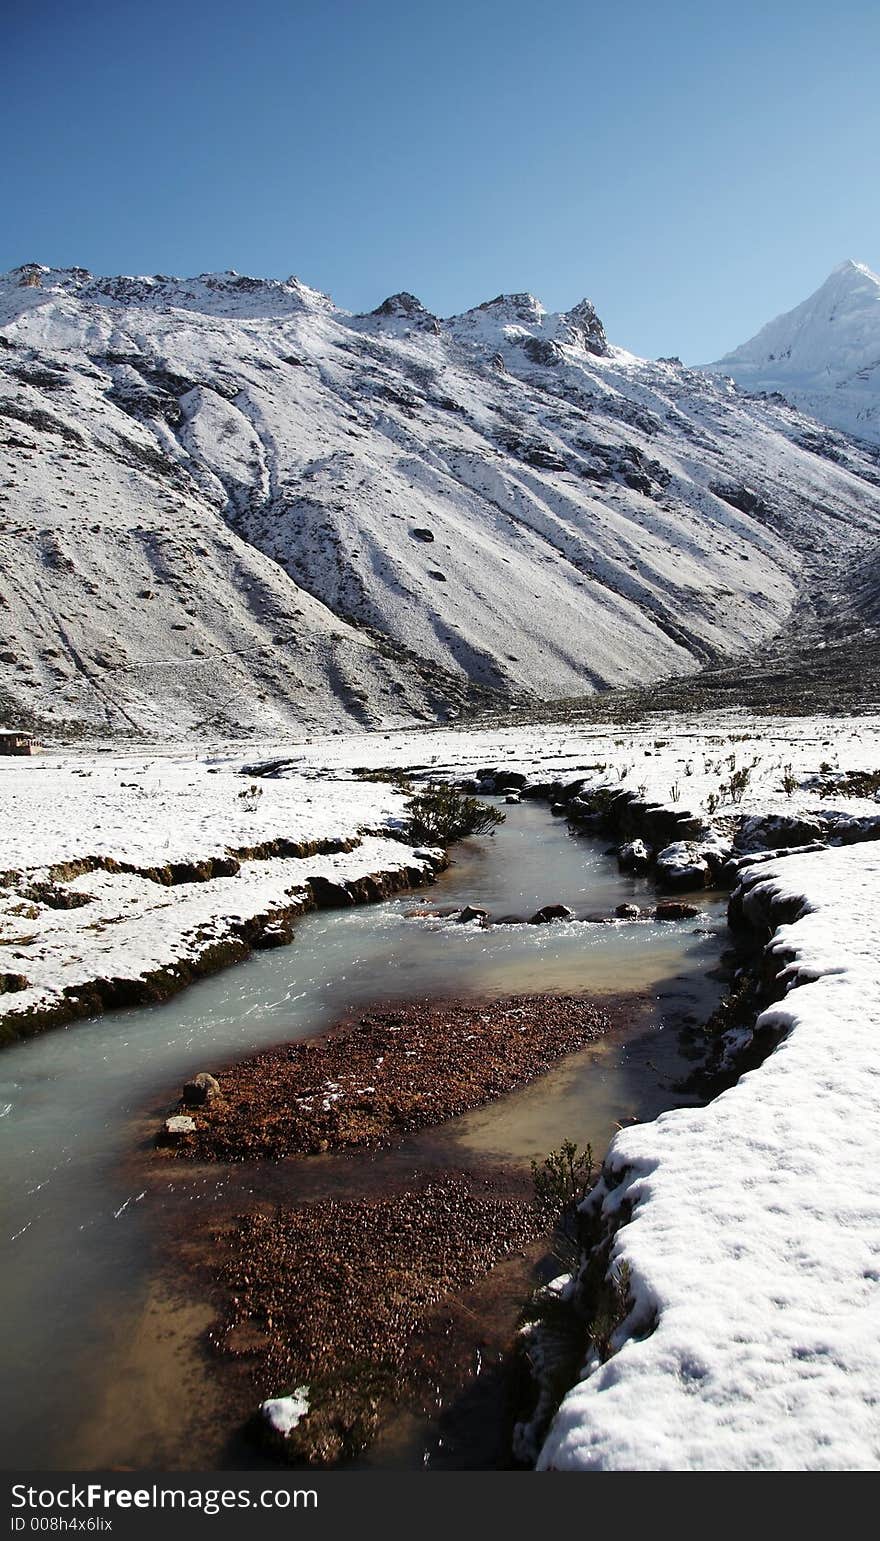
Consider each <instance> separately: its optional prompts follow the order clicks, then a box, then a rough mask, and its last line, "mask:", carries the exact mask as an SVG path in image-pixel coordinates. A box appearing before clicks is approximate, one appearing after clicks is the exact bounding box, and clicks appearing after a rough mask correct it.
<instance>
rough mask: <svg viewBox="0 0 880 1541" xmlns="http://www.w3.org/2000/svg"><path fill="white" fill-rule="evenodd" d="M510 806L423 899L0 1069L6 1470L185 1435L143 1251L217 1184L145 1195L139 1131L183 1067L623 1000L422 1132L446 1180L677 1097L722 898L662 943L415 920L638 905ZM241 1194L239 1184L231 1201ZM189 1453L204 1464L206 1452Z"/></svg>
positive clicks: (180, 1183)
mask: <svg viewBox="0 0 880 1541" xmlns="http://www.w3.org/2000/svg"><path fill="white" fill-rule="evenodd" d="M505 811H506V813H507V816H508V817H507V822H506V823H505V824H504V825H503V826H501V827H500V828H499V829H498V831H497V832H496V833H495V834H494V835H493V836H492V837H489V838H486V839H483V840H481V841H474V842H467V843H464V844H462V845H461V846H459V847H457V848H456V849H455V850H454V852H453V858H454V859H453V864H452V866H451V867H450V869H449V870H448V871H447V872H446V873H444V874H443V875H442V876H441V878H440V879H439V881H438V882H437V884H436V885H435V886H434V887H433V888H431V889H427V890H422V891H420V892H419V893H418V894H415V895H412V896H406V897H403V898H398V899H395V900H393V901H389V902H387V903H382V904H378V905H373V906H367V907H362V908H358V909H352V910H340V911H322V912H319V913H313V914H311V915H308V916H305V917H304V918H303V920H302V921H301V922H300V924H299V926H298V928H297V934H296V938H295V940H294V942H293V944H292V945H291V946H290V947H286V948H282V949H279V950H276V951H271V952H263V953H259V954H257V955H255V956H254V957H253V958H251V959H250V960H248V961H247V962H245V963H243V964H240V965H238V966H237V967H235V968H233V969H231V970H229V971H227V972H225V973H222V974H219V975H216V976H214V977H212V978H209V979H206V980H203V981H201V982H199V983H198V984H196V985H194V986H192V987H191V988H190V989H188V990H187V991H185V992H184V993H183V994H181V995H178V996H176V997H174V998H173V999H171V1000H169V1001H167V1002H166V1003H164V1004H162V1005H159V1006H152V1007H149V1008H139V1009H135V1010H130V1011H124V1012H115V1013H112V1014H108V1015H106V1016H102V1017H98V1018H95V1019H93V1020H89V1021H84V1022H77V1023H75V1024H72V1025H71V1026H69V1027H67V1028H65V1029H56V1030H54V1031H52V1032H50V1033H47V1034H45V1035H44V1036H42V1037H39V1038H35V1039H32V1040H30V1041H28V1042H25V1043H22V1044H20V1045H15V1046H12V1047H10V1048H7V1049H4V1050H3V1051H2V1053H0V1114H2V1116H0V1205H2V1210H0V1248H2V1267H0V1292H2V1299H0V1320H2V1323H3V1336H4V1340H5V1347H4V1395H3V1399H2V1414H0V1417H2V1431H0V1442H2V1444H0V1447H2V1451H3V1464H4V1465H5V1466H7V1467H9V1468H11V1467H22V1468H30V1469H34V1468H36V1469H51V1468H56V1467H58V1468H62V1469H68V1468H70V1467H75V1466H89V1465H95V1466H98V1465H102V1464H103V1465H106V1464H119V1465H148V1464H150V1463H151V1462H155V1463H156V1464H162V1462H163V1460H165V1461H167V1460H168V1459H169V1458H168V1450H167V1448H166V1445H165V1444H164V1443H163V1439H166V1438H167V1431H168V1427H169V1425H174V1424H176V1426H177V1427H178V1428H179V1429H180V1430H182V1431H183V1432H184V1435H185V1432H186V1418H185V1416H184V1413H183V1410H182V1409H183V1406H184V1404H185V1401H186V1398H185V1395H184V1387H185V1384H186V1378H187V1375H188V1374H189V1373H190V1372H191V1370H192V1365H193V1364H194V1363H195V1361H194V1360H192V1359H188V1357H187V1355H188V1354H189V1353H190V1351H191V1347H192V1345H193V1344H196V1343H197V1340H198V1334H199V1332H200V1331H201V1330H202V1329H203V1327H204V1326H205V1325H206V1322H207V1318H208V1317H209V1316H210V1311H208V1312H207V1315H206V1316H203V1315H202V1314H200V1313H199V1312H198V1311H195V1312H194V1313H193V1314H192V1316H191V1319H186V1318H185V1315H184V1317H183V1318H180V1317H179V1319H178V1321H177V1327H176V1329H175V1330H174V1331H171V1329H170V1328H168V1329H167V1330H165V1339H164V1340H163V1338H162V1331H163V1329H161V1327H160V1326H157V1323H156V1319H155V1318H156V1287H157V1273H158V1270H159V1268H160V1253H161V1247H160V1246H159V1242H158V1238H159V1236H160V1234H161V1233H162V1220H163V1210H166V1209H170V1208H173V1207H175V1206H177V1208H178V1209H179V1206H180V1205H181V1203H194V1204H199V1205H205V1204H210V1203H212V1202H218V1203H219V1202H222V1200H223V1196H224V1190H225V1188H226V1185H227V1184H228V1183H229V1182H230V1177H229V1175H228V1174H227V1173H225V1172H221V1173H220V1174H219V1175H217V1174H213V1173H212V1174H209V1175H208V1176H204V1175H200V1176H199V1177H198V1179H192V1180H188V1179H187V1178H186V1176H185V1175H183V1174H180V1175H179V1169H178V1168H177V1167H176V1166H175V1167H174V1168H173V1170H172V1169H171V1168H167V1167H166V1168H164V1169H163V1170H162V1173H161V1179H155V1180H141V1179H142V1177H143V1174H144V1172H145V1171H147V1170H148V1166H149V1163H148V1160H147V1152H148V1151H149V1148H150V1144H151V1141H152V1138H153V1135H154V1133H155V1130H156V1129H157V1128H158V1127H159V1123H160V1121H161V1118H162V1116H163V1115H164V1113H165V1112H166V1111H167V1108H168V1105H169V1103H170V1102H172V1101H173V1100H174V1098H175V1096H176V1093H177V1090H178V1088H179V1086H180V1084H181V1083H182V1082H183V1081H184V1080H185V1079H186V1078H187V1077H188V1076H189V1075H190V1074H192V1073H193V1072H195V1071H198V1070H214V1069H215V1068H217V1067H219V1066H221V1065H222V1064H223V1063H224V1062H227V1061H228V1060H230V1059H231V1058H234V1057H236V1056H243V1055H245V1054H248V1053H251V1052H252V1051H253V1050H254V1049H256V1048H259V1047H261V1046H266V1045H269V1044H274V1043H278V1042H281V1041H284V1040H287V1039H293V1038H300V1037H305V1036H308V1035H310V1034H313V1033H316V1032H320V1031H321V1030H322V1029H324V1028H326V1027H327V1026H329V1025H330V1024H331V1023H332V1022H334V1021H336V1020H337V1019H338V1018H339V1017H340V1016H342V1015H344V1014H346V1013H347V1012H349V1011H350V1010H352V1009H353V1008H357V1007H358V1006H360V1005H363V1004H366V1003H368V1002H372V1001H376V1000H384V1001H388V1000H392V999H407V998H412V997H415V996H422V995H447V996H448V995H465V994H468V993H475V994H482V995H487V994H499V995H501V994H510V993H519V992H526V991H536V992H537V991H542V992H543V991H560V992H561V991H564V992H571V991H585V992H587V993H589V994H594V995H597V996H601V995H607V994H613V995H615V996H617V997H619V996H621V995H622V994H630V993H632V995H633V996H634V997H638V1003H639V1004H638V1009H635V1008H634V1009H633V1011H632V1013H631V1014H629V1017H628V1020H629V1026H628V1028H627V1029H626V1030H625V1031H617V1032H615V1033H613V1034H611V1035H610V1036H609V1037H608V1038H607V1039H606V1040H604V1041H603V1042H600V1043H598V1044H596V1045H595V1046H593V1047H592V1048H591V1049H590V1050H589V1051H587V1052H586V1053H583V1054H580V1055H577V1056H573V1057H572V1058H571V1060H569V1061H564V1062H562V1063H561V1064H560V1065H558V1066H556V1067H555V1068H554V1069H553V1070H552V1071H551V1073H550V1074H549V1075H547V1076H546V1077H544V1078H543V1079H542V1080H541V1081H539V1082H537V1083H534V1084H532V1085H531V1086H529V1087H526V1088H524V1089H522V1090H521V1091H518V1092H516V1093H514V1094H513V1095H511V1096H509V1097H506V1098H504V1099H502V1100H501V1101H500V1102H498V1103H496V1104H493V1105H491V1106H489V1107H486V1108H482V1109H479V1110H477V1111H475V1112H473V1113H469V1114H466V1115H464V1116H463V1117H461V1118H458V1119H455V1120H453V1121H452V1122H451V1123H449V1124H448V1125H445V1126H444V1127H443V1128H442V1130H439V1131H432V1132H430V1133H429V1135H427V1136H426V1135H422V1136H420V1138H421V1140H422V1142H423V1149H424V1148H426V1141H427V1142H428V1143H430V1145H431V1149H432V1151H433V1153H434V1156H435V1158H436V1159H438V1160H445V1159H447V1158H448V1160H449V1163H450V1164H451V1165H452V1164H455V1163H458V1164H462V1163H471V1164H473V1163H474V1162H475V1161H476V1162H479V1161H480V1160H482V1159H485V1160H487V1161H488V1160H491V1161H493V1162H496V1163H497V1162H510V1161H513V1162H517V1161H518V1162H527V1161H528V1160H529V1159H530V1158H531V1157H532V1156H541V1155H543V1154H544V1153H546V1151H547V1150H549V1149H550V1148H552V1147H554V1146H556V1145H558V1144H559V1141H560V1139H561V1138H563V1137H571V1138H574V1139H577V1140H578V1141H582V1142H583V1141H586V1140H589V1141H591V1142H592V1144H593V1146H594V1148H595V1149H596V1150H597V1151H600V1152H601V1151H602V1150H604V1148H605V1147H606V1145H607V1143H608V1141H609V1139H610V1138H611V1136H612V1135H613V1133H614V1130H615V1127H616V1126H617V1124H618V1123H621V1122H625V1121H627V1120H631V1119H644V1118H651V1117H654V1116H656V1114H657V1113H658V1112H660V1111H662V1110H663V1109H664V1108H668V1107H671V1106H677V1105H680V1104H681V1103H686V1102H688V1101H689V1100H691V1099H690V1098H689V1097H688V1094H687V1093H685V1092H682V1091H681V1090H680V1089H678V1083H679V1082H680V1081H681V1080H682V1078H683V1076H684V1075H685V1074H686V1072H687V1070H688V1068H689V1065H688V1061H687V1059H686V1058H685V1057H684V1056H683V1054H682V1050H681V1045H680V1042H679V1034H678V1028H679V1027H680V1026H681V1024H682V1023H686V1022H687V1021H688V1020H691V1021H697V1020H703V1019H704V1018H705V1016H706V1015H708V1013H709V1012H710V1011H711V1009H712V1007H713V1005H714V1004H715V1002H716V1000H717V998H718V994H719V986H718V985H717V984H715V983H714V982H713V980H712V979H711V978H710V977H708V973H709V970H711V967H712V965H713V964H714V963H716V962H717V960H718V956H719V953H720V951H721V948H722V945H723V938H724V936H725V927H724V906H723V901H722V900H719V898H718V897H717V896H710V895H701V896H698V898H697V901H696V902H698V903H699V904H700V906H701V914H700V916H699V917H698V918H697V919H691V920H686V921H680V922H676V923H673V924H669V923H657V922H654V921H640V922H638V923H629V922H625V923H620V924H613V925H593V924H567V923H566V924H561V925H549V926H527V925H524V926H508V925H505V926H497V927H491V928H490V929H488V930H481V929H479V928H478V927H477V926H474V925H470V926H458V925H456V924H455V923H454V922H450V921H449V920H444V919H438V918H434V917H430V916H427V917H426V916H424V915H419V914H418V913H414V912H420V911H424V910H426V909H437V908H440V909H442V908H445V907H447V906H453V905H457V904H464V903H470V904H473V905H476V906H482V907H485V908H486V909H488V910H490V911H491V912H492V913H493V914H494V915H496V916H501V915H502V914H516V915H520V916H522V918H523V919H526V918H528V916H529V915H531V914H532V913H533V912H534V911H535V910H537V909H538V908H539V907H540V906H541V905H544V904H547V903H555V902H562V903H564V904H567V905H568V906H569V907H570V908H571V909H572V910H574V912H575V913H576V914H577V915H581V914H585V913H605V914H609V913H611V912H612V911H613V909H614V906H615V905H617V904H619V903H621V902H623V901H630V902H635V903H636V904H642V905H644V906H645V907H649V906H650V905H651V904H652V903H653V902H654V895H653V893H652V891H651V890H650V888H649V885H648V884H647V883H646V881H645V880H642V879H637V878H634V877H631V876H627V875H623V874H620V873H619V872H618V870H617V865H616V862H615V861H614V859H613V857H609V856H608V855H606V854H605V852H604V843H603V842H597V841H593V840H587V839H583V838H580V837H575V836H573V835H572V834H570V833H569V832H568V830H567V828H566V826H565V824H564V823H563V822H562V821H559V820H553V819H551V818H550V816H549V814H548V812H547V810H546V809H545V808H543V807H541V806H538V805H535V804H533V803H523V804H521V805H519V806H511V807H509V808H507V809H506V810H505ZM624 1016H625V1017H626V1016H627V1013H625V1012H624ZM444 1153H445V1154H444ZM250 1180H251V1178H250V1177H249V1176H248V1173H247V1171H239V1172H238V1173H237V1174H235V1178H234V1182H236V1183H238V1184H239V1185H240V1186H241V1185H246V1184H247V1183H248V1182H249V1181H250ZM161 1266H162V1267H163V1268H165V1269H167V1258H163V1259H162V1264H161ZM145 1323H146V1326H145ZM160 1341H167V1344H168V1351H167V1354H163V1352H162V1351H161V1350H160V1349H157V1343H159V1342H160ZM188 1343H189V1344H190V1348H187V1346H186V1345H187V1344H188ZM181 1345H183V1346H181ZM175 1399H176V1400H175ZM169 1403H170V1404H171V1405H170V1407H169ZM202 1416H203V1417H208V1416H209V1410H206V1409H204V1408H203V1410H202ZM163 1430H164V1434H162V1433H161V1431H163ZM198 1449H199V1446H198V1443H196V1444H195V1445H193V1446H191V1447H190V1453H189V1459H188V1452H187V1450H186V1449H183V1450H181V1453H180V1459H179V1461H178V1463H177V1464H179V1465H181V1466H184V1467H185V1466H186V1465H187V1464H189V1461H190V1460H191V1459H192V1458H193V1456H192V1451H193V1450H195V1451H196V1452H197V1451H198ZM202 1449H203V1452H204V1451H208V1452H210V1450H211V1441H210V1438H207V1439H206V1442H205V1443H204V1446H203V1447H202Z"/></svg>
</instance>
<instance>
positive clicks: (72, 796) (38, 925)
mask: <svg viewBox="0 0 880 1541" xmlns="http://www.w3.org/2000/svg"><path fill="white" fill-rule="evenodd" d="M877 727H878V724H877V721H876V720H875V719H873V718H853V719H834V720H828V721H824V720H816V719H795V720H793V721H791V722H788V723H786V724H780V723H778V722H776V723H773V722H769V721H768V722H765V721H761V720H756V719H749V718H746V717H745V716H742V715H739V714H730V715H729V716H728V717H727V718H725V719H718V718H715V719H712V720H711V721H710V720H694V719H690V720H685V719H681V720H674V719H673V720H669V721H665V720H661V721H659V722H658V723H655V724H652V725H650V726H645V727H643V728H641V729H640V730H638V731H632V730H626V731H624V730H619V731H618V730H615V729H614V728H610V729H609V728H607V727H603V728H595V727H591V726H583V727H574V726H572V725H569V724H559V725H542V726H540V727H531V728H518V727H515V726H511V727H510V728H506V729H498V730H494V731H491V732H483V733H470V732H464V731H461V730H457V729H435V730H422V731H417V732H405V733H395V734H387V735H377V734H360V735H348V736H345V737H342V736H338V735H330V736H327V737H325V738H315V739H313V740H311V741H301V742H300V743H298V744H291V743H287V744H284V743H278V744H275V745H267V744H266V743H264V742H263V743H254V744H252V745H247V744H246V745H244V746H243V748H242V749H241V750H239V749H236V750H235V752H234V753H233V752H232V751H230V749H229V748H228V747H226V748H222V747H219V746H218V748H217V749H216V750H215V751H213V752H208V753H207V754H201V753H197V752H194V751H193V750H186V749H181V750H179V751H177V752H164V753H162V752H156V750H155V749H153V750H150V749H149V748H145V749H144V750H143V752H141V753H138V754H125V755H123V754H106V753H98V754H95V753H92V752H88V751H83V752H81V753H78V754H71V755H55V754H46V755H41V756H37V757H34V758H30V759H28V758H22V759H15V758H9V759H5V760H0V805H2V807H3V810H4V821H3V826H2V830H0V875H2V874H6V879H7V886H5V887H0V928H2V929H0V974H10V975H18V976H23V977H24V978H25V979H26V980H27V981H28V986H27V988H25V989H20V990H17V991H15V992H14V993H13V992H7V993H6V994H4V995H3V997H2V1008H3V1009H2V1012H0V1019H2V1018H6V1019H8V1020H9V1021H10V1022H11V1021H13V1020H14V1019H15V1018H16V1017H20V1016H21V1014H23V1013H28V1012H30V1011H32V1010H34V1009H39V1010H43V1009H45V1008H46V1007H50V1006H53V1005H57V1003H58V1002H59V999H60V998H61V997H62V995H63V992H64V991H65V990H70V989H74V990H76V989H78V988H80V987H82V986H83V985H85V984H87V983H88V982H89V981H90V980H98V979H105V980H106V979H121V980H128V979H137V978H138V977H141V976H143V975H144V974H147V973H149V972H151V971H154V970H157V969H160V968H167V967H169V966H172V965H177V964H179V963H181V962H182V963H187V962H192V961H193V960H195V959H197V958H198V957H199V956H201V955H203V954H204V953H206V952H208V951H209V950H210V949H211V948H214V947H215V946H216V944H218V943H222V942H224V941H226V940H228V939H229V938H230V937H231V936H233V935H234V934H236V928H239V929H240V927H241V925H242V923H245V922H247V921H249V920H252V919H253V918H255V917H257V916H267V917H268V918H269V921H270V923H271V919H272V916H273V915H275V914H278V915H280V914H281V913H282V912H290V910H291V909H293V908H295V907H296V905H297V903H299V902H300V901H301V900H304V898H305V893H306V889H305V882H306V879H307V878H308V877H310V876H325V877H330V876H332V877H335V878H336V879H338V880H342V881H345V880H348V879H354V878H357V877H362V876H364V875H365V874H368V873H373V872H381V871H386V870H389V871H390V870H392V869H399V868H401V867H404V866H413V865H415V866H418V865H420V861H419V860H418V859H416V858H415V857H414V856H413V853H412V851H411V850H410V849H409V848H408V847H406V846H404V845H402V844H401V843H400V841H399V840H396V839H393V838H390V836H389V833H388V831H389V828H391V827H393V825H394V824H395V822H397V824H398V825H399V823H400V821H401V819H402V818H403V814H404V799H403V797H402V795H401V794H400V793H399V792H397V791H396V790H395V789H394V788H393V787H391V786H389V785H388V784H387V783H383V782H367V781H362V780H360V779H358V778H357V777H356V776H353V775H352V771H353V770H354V769H356V768H358V767H366V766H369V767H373V768H380V769H383V768H389V769H395V770H399V769H401V768H404V767H409V766H412V767H416V768H418V774H419V775H420V776H422V777H430V776H432V775H435V776H437V777H449V776H452V777H465V776H473V775H474V773H475V772H476V771H477V770H482V769H491V768H494V767H501V768H505V769H507V770H513V769H516V770H521V771H523V772H525V773H526V774H527V775H528V776H529V777H530V778H531V779H533V780H547V779H553V778H559V779H561V780H562V781H567V780H573V779H575V778H576V777H578V776H582V777H583V778H584V779H585V780H586V782H587V783H588V784H595V785H609V786H611V787H613V788H615V789H617V788H620V789H631V790H632V791H633V792H635V793H637V794H639V795H641V796H642V797H644V798H646V799H648V800H651V801H656V802H658V803H660V804H666V805H669V806H671V807H674V808H675V809H676V810H677V811H678V812H681V813H683V812H685V811H691V812H693V813H694V814H696V815H697V816H698V817H700V816H703V818H704V821H705V823H706V826H707V828H710V827H711V828H714V829H716V830H718V831H719V832H720V834H721V836H722V837H724V838H728V837H729V835H730V833H731V831H732V830H733V829H735V828H739V827H740V826H741V825H742V824H743V821H744V820H745V819H747V818H749V817H750V816H753V817H757V816H759V815H760V816H764V815H767V814H774V813H775V814H779V815H780V816H782V817H786V818H791V817H793V816H794V815H798V816H800V817H806V816H810V815H812V816H814V817H816V818H817V819H818V820H820V821H823V822H826V823H827V821H828V820H829V819H830V818H833V817H835V816H836V817H838V818H842V819H843V820H850V821H851V820H852V819H856V818H872V817H876V816H877V815H878V813H880V804H878V803H877V802H876V801H874V799H873V798H853V797H833V796H832V797H828V796H821V795H819V792H818V791H817V790H815V789H814V788H813V787H811V785H810V778H811V777H812V776H815V775H817V774H819V773H820V771H821V767H823V766H826V767H828V770H827V771H826V773H825V777H824V779H826V780H827V776H828V775H829V774H833V771H834V769H835V768H839V769H843V770H848V769H859V770H870V769H872V768H873V767H874V766H875V765H876V764H877V763H878V757H877ZM273 757H279V758H283V759H284V760H285V771H284V774H283V775H282V776H280V777H278V778H277V779H276V778H269V777H260V778H256V779H253V778H249V777H243V776H242V775H241V774H240V771H241V768H242V766H247V765H248V764H249V763H251V762H258V761H262V760H266V759H271V758H273ZM736 772H741V773H744V774H745V776H746V785H745V786H744V788H743V790H742V792H741V794H736V796H738V797H739V800H735V795H734V794H732V793H731V792H730V791H729V790H726V789H729V786H730V781H731V778H732V777H733V776H734V774H735V773H736ZM786 777H788V778H790V779H789V780H788V783H787V784H788V786H789V788H790V791H789V792H787V791H786V790H785V782H786ZM252 786H255V787H256V788H257V789H258V790H257V792H256V793H253V792H251V791H250V790H249V788H251V787H252ZM242 794H244V795H242ZM710 810H711V811H710ZM818 832H819V831H817V833H818ZM758 838H759V837H758ZM355 839H356V840H359V842H360V843H359V844H358V845H357V846H356V847H355V849H353V850H352V851H350V852H337V853H335V854H326V855H315V856H310V857H306V856H303V857H297V856H291V855H289V854H287V855H280V856H279V855H273V854H269V853H268V852H267V851H266V847H267V845H268V844H269V843H271V842H277V841H280V840H286V841H291V842H296V843H299V844H303V843H305V842H309V843H315V842H323V841H348V840H355ZM248 852H250V853H252V854H251V855H250V856H249V855H247V854H246V853H248ZM230 853H232V854H233V855H235V857H236V861H237V862H238V863H239V870H238V871H237V872H235V873H231V874H229V875H213V876H211V875H208V876H207V881H193V880H190V881H184V882H179V881H178V882H175V883H174V884H173V886H169V885H168V883H167V882H163V881H159V880H157V879H159V878H161V877H162V876H163V875H165V876H166V877H167V871H166V869H169V868H170V867H172V866H174V865H177V866H180V865H181V864H189V865H190V866H193V867H194V866H195V865H196V864H199V863H201V864H206V863H217V862H221V863H222V862H223V861H224V860H225V859H228V858H229V855H230ZM105 863H106V864H114V863H119V864H123V865H124V866H125V867H130V868H134V869H136V870H134V871H131V872H129V871H125V872H115V871H112V870H109V871H108V870H106V868H105V866H104V865H103V864H105ZM59 864H66V865H67V870H65V871H62V872H61V874H60V876H61V880H62V884H63V886H64V887H65V888H66V889H67V890H68V891H70V892H72V893H76V894H83V895H87V896H88V898H89V901H90V902H88V903H87V904H83V905H81V906H80V907H77V908H71V909H59V908H57V907H55V906H54V905H53V904H52V902H51V897H52V896H51V895H49V896H48V897H49V899H50V902H49V903H47V902H46V896H45V894H43V895H41V893H40V889H39V885H41V884H45V883H46V882H47V881H49V880H50V879H51V878H52V869H53V868H55V867H58V865H59ZM70 864H79V865H80V867H81V869H82V870H81V872H80V873H79V874H78V875H74V876H73V877H71V870H75V869H72V868H71V866H70ZM421 864H422V865H423V863H421ZM90 869H92V870H90ZM184 876H186V874H184ZM192 876H193V877H194V876H195V874H193V875H192ZM297 896H299V898H298V897H297Z"/></svg>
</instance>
